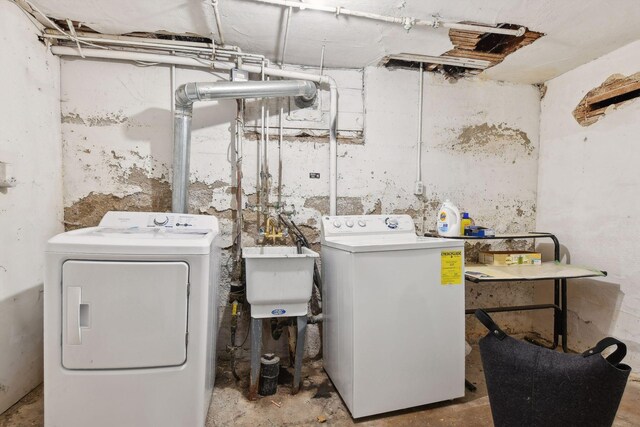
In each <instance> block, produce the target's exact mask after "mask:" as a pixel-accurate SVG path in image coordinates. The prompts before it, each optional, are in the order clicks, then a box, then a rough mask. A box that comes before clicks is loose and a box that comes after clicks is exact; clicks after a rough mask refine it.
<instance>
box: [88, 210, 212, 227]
mask: <svg viewBox="0 0 640 427" xmlns="http://www.w3.org/2000/svg"><path fill="white" fill-rule="evenodd" d="M100 227H108V228H123V229H134V228H138V229H152V228H153V229H167V230H169V229H170V230H176V231H178V230H183V231H191V230H215V231H217V230H218V221H217V219H216V218H215V217H213V216H210V215H189V214H178V213H171V212H115V211H112V212H107V213H106V214H105V216H104V217H103V218H102V220H101V221H100Z"/></svg>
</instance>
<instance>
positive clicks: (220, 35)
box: [211, 0, 225, 46]
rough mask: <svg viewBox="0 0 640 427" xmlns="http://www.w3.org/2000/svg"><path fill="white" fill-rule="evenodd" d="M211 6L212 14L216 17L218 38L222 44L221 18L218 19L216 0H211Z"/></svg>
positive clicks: (218, 11)
mask: <svg viewBox="0 0 640 427" xmlns="http://www.w3.org/2000/svg"><path fill="white" fill-rule="evenodd" d="M211 5H212V6H213V14H214V15H215V18H216V28H217V29H218V37H219V38H220V45H221V46H224V45H225V43H224V36H223V35H222V20H221V19H220V10H219V9H218V0H211Z"/></svg>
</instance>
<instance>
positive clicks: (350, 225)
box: [344, 219, 353, 228]
mask: <svg viewBox="0 0 640 427" xmlns="http://www.w3.org/2000/svg"><path fill="white" fill-rule="evenodd" d="M344 224H345V225H346V226H347V227H349V228H351V227H353V221H352V220H350V219H348V220H346V221H345V222H344Z"/></svg>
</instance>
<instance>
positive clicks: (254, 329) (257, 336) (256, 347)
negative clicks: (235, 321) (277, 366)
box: [249, 317, 262, 400]
mask: <svg viewBox="0 0 640 427" xmlns="http://www.w3.org/2000/svg"><path fill="white" fill-rule="evenodd" d="M261 353H262V319H255V318H253V317H252V318H251V375H250V377H249V400H257V399H258V381H259V380H260V354H261Z"/></svg>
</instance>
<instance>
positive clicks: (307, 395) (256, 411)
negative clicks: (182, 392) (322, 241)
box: [0, 347, 640, 427]
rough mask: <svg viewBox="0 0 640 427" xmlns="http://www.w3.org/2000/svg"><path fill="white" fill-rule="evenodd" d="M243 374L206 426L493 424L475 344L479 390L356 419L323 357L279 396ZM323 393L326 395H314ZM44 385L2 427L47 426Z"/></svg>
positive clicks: (215, 404) (226, 378)
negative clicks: (259, 389) (265, 393)
mask: <svg viewBox="0 0 640 427" xmlns="http://www.w3.org/2000/svg"><path fill="white" fill-rule="evenodd" d="M238 373H239V374H240V375H241V377H242V378H243V380H242V381H241V382H240V383H239V384H238V383H236V382H235V380H234V379H233V376H232V374H231V371H230V367H229V364H228V363H225V362H222V363H220V366H219V367H218V376H217V378H216V388H215V391H214V395H213V400H212V402H211V407H210V409H209V416H208V419H207V427H223V426H224V427H226V426H232V425H233V426H247V427H249V426H251V427H263V426H264V427H274V426H278V427H280V426H319V425H321V424H322V423H321V422H320V421H319V418H318V417H321V418H320V419H325V420H326V421H324V425H330V426H361V427H374V426H375V427H386V426H408V427H409V426H424V427H441V426H465V427H473V426H491V425H492V422H491V409H490V407H489V399H488V397H487V390H486V386H485V383H484V375H483V373H482V366H481V363H480V355H479V353H478V351H477V348H476V347H474V349H473V351H472V353H471V355H470V356H469V357H468V359H467V378H468V379H469V380H470V381H471V382H472V383H474V384H475V385H476V386H477V387H478V390H477V391H475V392H467V394H466V395H465V397H463V398H461V399H457V400H455V401H452V402H444V403H438V404H433V405H426V406H421V407H418V408H414V409H411V410H405V411H399V412H394V413H391V414H386V415H383V416H376V417H369V418H364V419H360V420H358V421H357V422H354V421H353V420H352V418H351V416H350V415H349V412H348V411H347V409H346V407H345V405H344V403H343V402H342V400H341V399H340V397H339V395H338V394H337V393H336V392H335V389H333V387H332V386H331V384H330V382H329V381H328V378H327V376H326V374H325V373H324V371H323V370H322V361H314V362H308V363H306V364H305V366H304V368H303V378H304V383H303V387H302V390H301V391H300V393H299V394H298V395H296V396H291V394H290V391H291V389H290V387H289V386H287V385H282V386H279V387H278V393H277V394H276V395H274V396H269V397H263V398H261V399H260V400H258V401H257V402H249V401H247V399H246V398H245V394H246V389H247V383H248V380H247V378H248V376H249V366H248V364H247V363H240V364H239V366H238ZM316 394H320V395H322V396H323V397H319V396H318V397H314V396H316ZM42 419H43V396H42V386H40V387H38V388H36V389H35V390H34V391H32V392H31V393H30V394H28V395H27V396H26V397H24V398H23V399H22V400H21V401H20V402H18V403H16V404H15V405H14V406H13V407H11V408H10V409H9V410H7V411H6V412H5V413H4V414H2V415H0V427H22V426H25V427H26V426H42V425H43V421H42ZM638 425H640V376H637V375H632V377H631V378H630V380H629V383H628V385H627V388H626V390H625V394H624V397H623V399H622V403H621V405H620V409H619V410H618V416H617V418H616V421H615V423H614V426H615V427H631V426H638Z"/></svg>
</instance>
